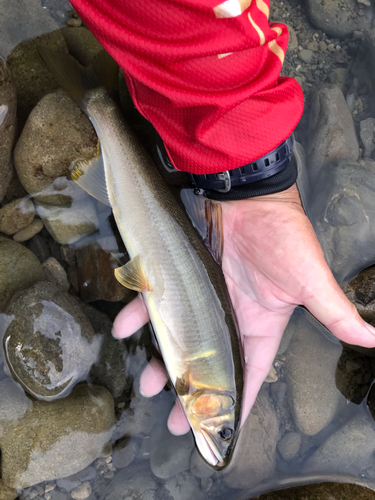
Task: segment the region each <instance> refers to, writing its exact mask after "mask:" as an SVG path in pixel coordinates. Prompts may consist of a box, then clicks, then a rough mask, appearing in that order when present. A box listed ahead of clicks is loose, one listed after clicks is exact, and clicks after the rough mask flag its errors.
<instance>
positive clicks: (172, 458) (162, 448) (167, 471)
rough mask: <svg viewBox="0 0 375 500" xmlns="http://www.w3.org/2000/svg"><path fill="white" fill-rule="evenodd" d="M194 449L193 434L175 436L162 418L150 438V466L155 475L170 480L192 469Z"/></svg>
mask: <svg viewBox="0 0 375 500" xmlns="http://www.w3.org/2000/svg"><path fill="white" fill-rule="evenodd" d="M193 448H194V439H193V436H192V434H191V433H190V432H189V433H188V434H184V435H183V436H174V435H173V434H171V433H170V432H169V430H168V428H167V421H166V419H164V418H161V419H160V421H159V422H158V423H157V425H156V426H154V428H153V431H152V434H151V436H150V465H151V470H152V472H153V474H154V475H155V476H156V477H159V478H160V479H168V478H170V477H173V476H175V475H176V474H178V473H179V472H183V471H186V470H188V469H189V467H190V455H191V453H192V451H193Z"/></svg>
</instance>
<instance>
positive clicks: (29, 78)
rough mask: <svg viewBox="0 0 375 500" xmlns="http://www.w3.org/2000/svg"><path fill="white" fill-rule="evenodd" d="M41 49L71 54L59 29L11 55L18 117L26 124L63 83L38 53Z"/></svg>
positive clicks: (24, 42) (19, 48)
mask: <svg viewBox="0 0 375 500" xmlns="http://www.w3.org/2000/svg"><path fill="white" fill-rule="evenodd" d="M24 40H25V39H24ZM38 46H45V47H48V48H49V49H51V50H54V51H59V52H67V51H68V49H67V46H66V43H65V40H64V37H63V36H62V34H61V33H60V30H55V31H53V32H52V33H47V34H44V35H40V36H38V37H36V38H34V39H33V40H27V41H23V42H21V43H20V44H18V45H17V47H15V48H14V49H13V50H12V52H11V53H10V54H9V56H8V58H7V64H8V65H9V68H10V70H11V72H12V76H13V80H14V84H15V87H16V90H17V105H18V106H17V115H18V119H19V120H20V121H21V123H22V124H24V123H25V122H26V120H27V117H28V116H29V114H30V112H31V110H32V109H33V108H34V106H36V105H37V103H38V102H39V101H40V99H42V97H44V96H45V95H46V94H49V93H50V92H53V91H54V90H57V89H58V88H59V84H58V83H57V81H56V80H55V78H54V77H53V76H52V73H51V72H50V71H49V70H48V69H47V66H46V65H45V64H44V62H43V61H42V59H41V57H40V55H39V53H38V51H37V47H38ZM47 126H49V125H47Z"/></svg>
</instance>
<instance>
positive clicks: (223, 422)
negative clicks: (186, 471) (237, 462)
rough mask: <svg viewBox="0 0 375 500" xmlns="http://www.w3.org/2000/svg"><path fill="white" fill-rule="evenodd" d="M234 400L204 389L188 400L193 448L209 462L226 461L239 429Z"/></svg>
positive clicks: (222, 464)
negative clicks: (195, 445)
mask: <svg viewBox="0 0 375 500" xmlns="http://www.w3.org/2000/svg"><path fill="white" fill-rule="evenodd" d="M236 406H237V405H236V403H235V400H234V399H233V397H232V396H230V395H229V394H228V393H220V392H219V391H218V392H216V391H215V392H209V391H207V390H206V391H204V392H201V393H199V394H198V395H196V396H195V397H194V398H193V399H192V401H191V402H190V404H189V406H188V408H187V413H188V418H189V420H190V423H191V425H192V430H193V434H194V437H195V441H196V444H197V448H198V450H199V452H200V454H201V455H202V457H203V458H204V459H205V460H206V462H208V463H209V464H210V465H211V466H213V467H215V468H218V469H221V468H223V467H226V466H227V465H228V463H229V462H230V459H231V455H232V451H233V448H234V445H235V442H236V440H237V436H238V430H239V420H240V419H239V415H237V410H236Z"/></svg>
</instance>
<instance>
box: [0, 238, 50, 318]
mask: <svg viewBox="0 0 375 500" xmlns="http://www.w3.org/2000/svg"><path fill="white" fill-rule="evenodd" d="M43 279H44V273H43V269H42V266H41V264H40V262H39V260H38V259H37V257H35V255H34V254H33V253H32V252H31V251H30V250H28V249H27V248H25V247H24V246H22V245H21V244H20V243H16V242H15V241H11V240H7V239H5V238H0V312H3V311H4V309H5V307H6V305H7V303H8V302H9V300H10V299H11V298H12V296H13V295H14V294H15V293H16V292H17V291H18V290H22V289H24V288H27V287H29V286H31V285H33V284H34V283H36V282H37V281H41V280H43Z"/></svg>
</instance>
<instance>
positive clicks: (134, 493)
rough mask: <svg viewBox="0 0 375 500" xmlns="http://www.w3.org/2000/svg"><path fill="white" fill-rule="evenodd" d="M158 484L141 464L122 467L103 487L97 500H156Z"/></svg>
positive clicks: (157, 497)
mask: <svg viewBox="0 0 375 500" xmlns="http://www.w3.org/2000/svg"><path fill="white" fill-rule="evenodd" d="M157 488H158V484H157V483H156V482H155V479H154V476H153V475H152V473H151V472H149V470H148V469H147V468H146V467H145V465H144V462H143V464H137V465H135V466H132V467H128V468H127V469H122V470H121V471H120V472H119V473H118V474H116V475H115V477H114V478H113V479H112V481H110V482H109V483H108V484H107V485H106V486H105V488H104V490H103V492H102V494H101V496H100V498H99V500H158V499H159V498H160V497H159V496H158V495H157V493H156V490H157Z"/></svg>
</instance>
